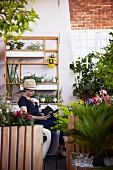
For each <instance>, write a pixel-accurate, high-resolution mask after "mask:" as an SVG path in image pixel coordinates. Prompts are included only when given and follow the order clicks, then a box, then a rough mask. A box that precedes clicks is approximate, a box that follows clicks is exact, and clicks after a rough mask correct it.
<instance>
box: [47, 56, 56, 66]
mask: <svg viewBox="0 0 113 170" xmlns="http://www.w3.org/2000/svg"><path fill="white" fill-rule="evenodd" d="M47 61H48V68H54V67H55V62H56V57H55V56H54V54H50V55H49V56H48V59H47Z"/></svg>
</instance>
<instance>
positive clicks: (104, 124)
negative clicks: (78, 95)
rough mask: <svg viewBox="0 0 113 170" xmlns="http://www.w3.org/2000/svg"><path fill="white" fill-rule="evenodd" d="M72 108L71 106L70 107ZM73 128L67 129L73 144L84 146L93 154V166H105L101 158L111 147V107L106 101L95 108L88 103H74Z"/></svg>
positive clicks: (112, 132)
mask: <svg viewBox="0 0 113 170" xmlns="http://www.w3.org/2000/svg"><path fill="white" fill-rule="evenodd" d="M72 109H73V108H72ZM74 113H76V114H77V117H78V118H77V119H75V120H74V122H73V123H74V127H75V128H74V129H71V130H69V131H68V135H70V136H72V137H73V141H71V142H72V143H74V144H78V145H79V146H84V147H86V149H87V150H88V151H89V152H90V153H91V154H93V156H94V159H93V165H94V166H105V164H104V160H103V158H104V157H105V155H106V154H107V153H108V151H110V150H112V149H113V128H112V127H113V107H109V106H108V105H107V104H106V103H103V104H101V105H99V106H98V109H95V108H94V107H93V106H90V105H89V104H86V106H84V105H76V107H74Z"/></svg>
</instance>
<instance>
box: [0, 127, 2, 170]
mask: <svg viewBox="0 0 113 170" xmlns="http://www.w3.org/2000/svg"><path fill="white" fill-rule="evenodd" d="M1 141H2V127H0V169H1V163H2V162H1V159H2V157H1V155H2V146H1V145H2V144H1Z"/></svg>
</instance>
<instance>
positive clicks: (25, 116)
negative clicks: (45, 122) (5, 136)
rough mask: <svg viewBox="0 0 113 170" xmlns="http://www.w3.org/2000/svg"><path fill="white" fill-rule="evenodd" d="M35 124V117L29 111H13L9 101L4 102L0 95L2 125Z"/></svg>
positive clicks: (0, 121) (0, 120)
mask: <svg viewBox="0 0 113 170" xmlns="http://www.w3.org/2000/svg"><path fill="white" fill-rule="evenodd" d="M27 125H34V119H33V118H32V117H31V115H30V114H29V113H25V112H20V111H15V112H13V111H12V106H11V104H10V102H9V101H6V102H3V99H2V97H1V96H0V126H27Z"/></svg>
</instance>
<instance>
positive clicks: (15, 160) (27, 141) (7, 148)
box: [0, 125, 43, 170]
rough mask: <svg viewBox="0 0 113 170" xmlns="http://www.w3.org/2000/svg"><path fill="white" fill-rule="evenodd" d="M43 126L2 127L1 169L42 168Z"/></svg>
mask: <svg viewBox="0 0 113 170" xmlns="http://www.w3.org/2000/svg"><path fill="white" fill-rule="evenodd" d="M42 143H43V126H41V125H36V126H21V127H18V126H11V127H0V170H42V160H43V158H42Z"/></svg>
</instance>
